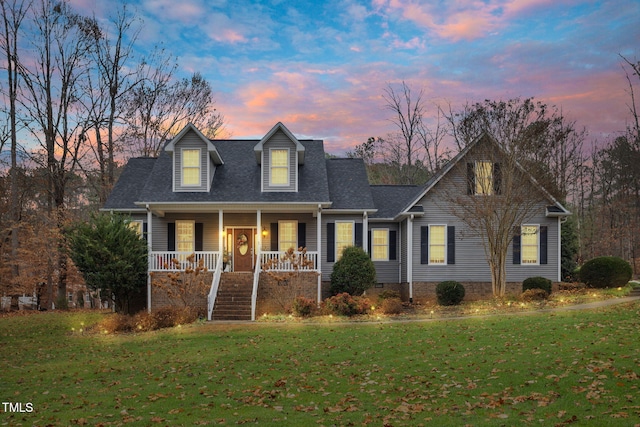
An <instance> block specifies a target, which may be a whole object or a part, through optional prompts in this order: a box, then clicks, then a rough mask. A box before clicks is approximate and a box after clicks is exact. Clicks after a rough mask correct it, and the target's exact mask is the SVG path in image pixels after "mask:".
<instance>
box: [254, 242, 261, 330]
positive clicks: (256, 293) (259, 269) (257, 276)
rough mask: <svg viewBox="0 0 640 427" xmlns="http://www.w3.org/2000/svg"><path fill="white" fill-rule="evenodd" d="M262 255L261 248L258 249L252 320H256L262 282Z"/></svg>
mask: <svg viewBox="0 0 640 427" xmlns="http://www.w3.org/2000/svg"><path fill="white" fill-rule="evenodd" d="M261 259H262V256H261V254H260V249H258V254H257V256H256V260H257V262H256V267H255V269H254V271H253V291H252V292H251V320H252V321H255V320H256V302H257V300H258V283H259V282H260V272H261V271H262V263H261V262H260V261H261Z"/></svg>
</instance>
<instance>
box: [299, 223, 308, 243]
mask: <svg viewBox="0 0 640 427" xmlns="http://www.w3.org/2000/svg"><path fill="white" fill-rule="evenodd" d="M298 247H299V248H306V247H307V223H306V222H299V223H298Z"/></svg>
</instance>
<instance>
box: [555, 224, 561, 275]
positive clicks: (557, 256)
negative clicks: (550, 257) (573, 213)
mask: <svg viewBox="0 0 640 427" xmlns="http://www.w3.org/2000/svg"><path fill="white" fill-rule="evenodd" d="M556 262H557V263H558V282H562V219H561V217H558V253H557V255H556Z"/></svg>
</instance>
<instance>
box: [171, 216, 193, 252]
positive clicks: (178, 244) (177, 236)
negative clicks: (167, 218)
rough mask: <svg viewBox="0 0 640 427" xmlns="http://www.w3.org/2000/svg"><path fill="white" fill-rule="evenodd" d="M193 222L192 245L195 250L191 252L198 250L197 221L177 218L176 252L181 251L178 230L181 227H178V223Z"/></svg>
mask: <svg viewBox="0 0 640 427" xmlns="http://www.w3.org/2000/svg"><path fill="white" fill-rule="evenodd" d="M180 223H182V224H191V228H192V230H193V238H192V239H191V247H192V248H193V250H192V251H191V252H195V251H196V222H195V221H194V220H190V219H177V220H176V252H180V251H179V249H178V248H179V247H180V239H179V237H180V235H179V233H178V230H179V229H180V227H178V224H180Z"/></svg>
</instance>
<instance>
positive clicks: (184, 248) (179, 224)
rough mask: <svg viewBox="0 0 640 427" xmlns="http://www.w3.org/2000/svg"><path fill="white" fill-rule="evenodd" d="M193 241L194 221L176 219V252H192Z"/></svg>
mask: <svg viewBox="0 0 640 427" xmlns="http://www.w3.org/2000/svg"><path fill="white" fill-rule="evenodd" d="M194 242H195V222H194V221H176V247H177V249H178V252H187V253H189V254H190V253H192V252H193V251H194Z"/></svg>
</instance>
